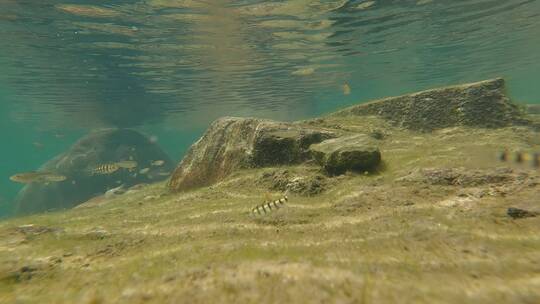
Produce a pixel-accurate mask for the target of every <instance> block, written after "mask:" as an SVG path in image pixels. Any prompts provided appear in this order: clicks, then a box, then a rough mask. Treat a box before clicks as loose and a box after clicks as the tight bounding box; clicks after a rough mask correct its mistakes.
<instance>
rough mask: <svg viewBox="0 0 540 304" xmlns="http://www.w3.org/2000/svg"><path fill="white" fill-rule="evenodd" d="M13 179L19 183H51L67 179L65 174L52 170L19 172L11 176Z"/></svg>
mask: <svg viewBox="0 0 540 304" xmlns="http://www.w3.org/2000/svg"><path fill="white" fill-rule="evenodd" d="M9 179H10V180H11V181H14V182H17V183H23V184H27V183H50V182H62V181H65V180H66V177H65V176H64V175H60V174H56V173H52V172H34V171H32V172H24V173H17V174H15V175H12V176H10V178H9Z"/></svg>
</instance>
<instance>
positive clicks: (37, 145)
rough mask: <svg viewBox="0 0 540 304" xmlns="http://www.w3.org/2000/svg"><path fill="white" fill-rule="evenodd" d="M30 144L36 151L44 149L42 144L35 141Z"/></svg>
mask: <svg viewBox="0 0 540 304" xmlns="http://www.w3.org/2000/svg"><path fill="white" fill-rule="evenodd" d="M32 144H33V145H34V147H36V148H38V149H43V147H45V145H44V144H42V143H40V142H37V141H35V142H33V143H32Z"/></svg>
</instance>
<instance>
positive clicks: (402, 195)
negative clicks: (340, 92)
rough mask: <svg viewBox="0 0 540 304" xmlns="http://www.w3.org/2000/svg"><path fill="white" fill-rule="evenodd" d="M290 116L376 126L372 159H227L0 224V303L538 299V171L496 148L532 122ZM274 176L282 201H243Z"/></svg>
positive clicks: (331, 127)
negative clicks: (407, 123) (249, 162)
mask: <svg viewBox="0 0 540 304" xmlns="http://www.w3.org/2000/svg"><path fill="white" fill-rule="evenodd" d="M530 119H531V120H532V121H534V120H535V119H537V118H535V117H534V116H531V117H530ZM300 124H301V125H305V126H310V127H316V128H319V129H321V130H326V131H329V132H343V133H345V134H354V133H359V132H362V133H369V132H372V133H373V130H382V131H378V132H375V134H377V135H376V136H374V140H375V141H376V142H377V146H378V149H379V150H380V152H381V155H382V162H383V163H382V164H381V165H380V167H379V169H378V170H377V171H374V172H369V173H366V174H365V173H363V172H347V173H345V174H341V175H330V176H329V175H327V174H324V173H322V172H321V168H320V167H319V165H318V164H316V163H313V162H310V161H308V162H301V163H298V164H291V165H280V166H265V167H261V168H251V169H240V170H235V171H234V172H232V173H230V174H229V175H227V176H225V177H223V178H222V179H220V180H219V181H217V182H216V183H214V184H212V185H209V186H205V187H200V188H195V189H190V190H186V191H180V192H178V191H171V190H170V189H169V187H168V186H167V183H166V182H161V183H156V184H151V185H147V186H144V187H140V188H137V189H135V190H133V191H128V192H127V193H125V194H121V195H118V196H114V197H112V198H109V199H105V200H101V201H98V203H91V202H89V203H87V204H83V205H80V206H79V207H77V208H75V209H71V210H66V211H58V212H50V213H42V214H37V215H31V216H25V217H18V218H14V219H10V220H6V221H2V222H0V283H1V284H0V302H2V303H277V302H279V303H292V302H296V303H537V302H540V262H539V261H540V236H539V227H540V216H533V215H534V214H535V212H538V211H540V207H539V204H538V202H539V197H540V195H539V194H540V171H539V170H538V169H537V168H534V167H532V166H529V165H526V164H522V165H517V164H514V163H511V162H504V163H503V162H500V160H499V159H498V158H497V152H498V151H500V150H501V149H502V148H509V149H512V150H527V151H528V150H530V151H538V150H539V149H540V138H539V136H538V132H537V131H536V130H535V129H534V128H532V127H530V126H526V125H519V124H516V125H514V124H509V125H508V126H503V127H498V128H480V127H472V126H467V125H457V126H450V127H444V128H435V129H434V130H431V131H429V132H420V131H416V130H413V129H410V128H405V127H403V126H399V125H396V124H392V123H389V121H388V120H387V119H383V118H380V117H377V116H370V115H368V116H357V115H352V114H350V115H349V114H346V113H345V114H343V113H341V114H340V115H329V116H327V117H323V118H321V119H316V120H312V121H305V122H301V123H300ZM368 131H369V132H368ZM369 134H371V133H369ZM291 185H292V186H291ZM286 189H289V190H291V191H289V196H288V201H287V202H286V203H285V206H284V207H283V208H280V209H278V210H273V211H272V212H270V213H268V214H267V215H255V214H252V213H251V212H250V211H251V209H252V208H253V207H255V206H256V205H258V204H261V203H262V201H263V200H264V198H265V193H268V194H269V195H270V196H271V197H272V198H273V199H279V198H280V197H282V195H283V194H284V191H285V190H286ZM268 194H267V195H266V196H268ZM508 208H519V209H523V210H527V211H529V212H530V214H531V216H530V217H529V216H527V217H523V218H514V217H510V216H508V214H507V211H508Z"/></svg>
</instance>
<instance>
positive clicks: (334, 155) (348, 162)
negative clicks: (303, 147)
mask: <svg viewBox="0 0 540 304" xmlns="http://www.w3.org/2000/svg"><path fill="white" fill-rule="evenodd" d="M309 149H310V151H311V152H312V153H313V157H314V158H315V159H316V160H317V162H318V163H319V164H320V165H321V166H322V167H323V169H324V170H325V171H326V173H327V174H329V175H339V174H343V173H345V172H346V171H358V172H364V171H372V170H373V169H375V168H376V167H377V166H378V165H379V163H380V162H381V153H380V152H379V149H378V148H377V146H376V145H375V144H374V143H373V139H372V138H371V137H370V136H368V135H365V134H357V135H351V136H344V137H339V138H335V139H329V140H325V141H323V142H322V143H319V144H314V145H312V146H311V147H310V148H309Z"/></svg>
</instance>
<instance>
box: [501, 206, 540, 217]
mask: <svg viewBox="0 0 540 304" xmlns="http://www.w3.org/2000/svg"><path fill="white" fill-rule="evenodd" d="M506 214H507V215H508V216H509V217H511V218H513V219H521V218H527V217H535V216H538V212H533V211H528V210H525V209H519V208H514V207H510V208H508V210H506Z"/></svg>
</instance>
